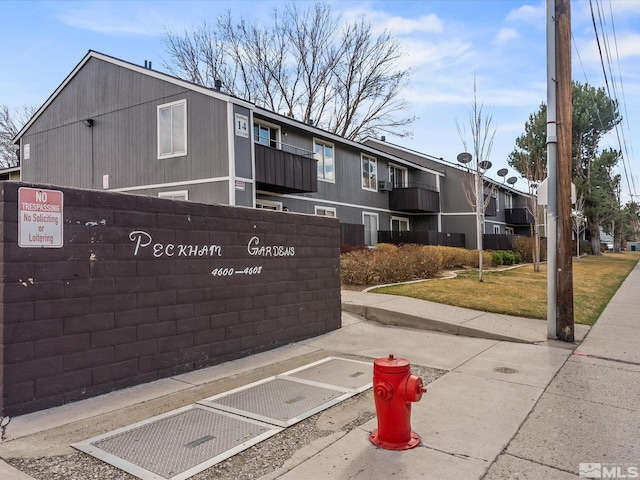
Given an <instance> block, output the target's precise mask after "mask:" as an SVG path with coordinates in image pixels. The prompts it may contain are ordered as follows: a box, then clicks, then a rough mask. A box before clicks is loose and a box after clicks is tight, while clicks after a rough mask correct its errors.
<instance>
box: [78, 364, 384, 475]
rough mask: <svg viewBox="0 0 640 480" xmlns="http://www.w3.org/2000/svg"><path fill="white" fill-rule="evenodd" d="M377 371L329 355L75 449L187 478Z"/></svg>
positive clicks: (364, 383) (367, 383) (357, 388)
mask: <svg viewBox="0 0 640 480" xmlns="http://www.w3.org/2000/svg"><path fill="white" fill-rule="evenodd" d="M371 372H372V365H371V364H370V363H367V362H359V361H356V360H347V359H344V358H334V357H329V358H325V359H323V360H320V361H318V362H315V363H311V364H309V365H305V366H303V367H300V368H297V369H295V370H291V371H289V372H286V373H284V374H282V375H278V376H276V377H270V378H267V379H264V380H261V381H259V382H255V383H252V384H249V385H246V386H244V387H241V388H237V389H235V390H231V391H229V392H225V393H222V394H219V395H215V396H213V397H209V398H205V399H204V400H201V401H199V402H198V404H195V405H190V406H188V407H184V408H180V409H178V410H174V411H172V412H168V413H165V414H164V415H159V416H157V417H153V418H150V419H148V420H145V421H142V422H138V423H135V424H133V425H129V426H127V427H124V428H121V429H118V430H115V431H113V432H109V433H105V434H104V435H100V436H97V437H94V438H91V439H89V440H85V441H84V442H80V443H76V444H74V445H72V446H73V447H74V448H76V449H78V450H80V451H83V452H85V453H88V454H89V455H92V456H94V457H96V458H99V459H100V460H102V461H104V462H106V463H109V464H111V465H113V466H115V467H117V468H119V469H121V470H123V471H125V472H128V473H130V474H132V475H135V476H137V477H138V478H141V479H143V480H152V479H153V480H185V479H187V478H189V477H191V476H193V475H195V474H196V473H198V472H200V471H202V470H205V469H206V468H209V467H211V466H213V465H215V464H216V463H219V462H221V461H222V460H225V459H227V458H229V457H231V456H233V455H235V454H237V453H240V452H241V451H243V450H246V449H247V448H249V447H251V446H252V445H255V444H257V443H259V442H261V441H262V440H265V439H266V438H269V437H270V436H272V435H275V434H276V433H278V432H280V431H281V430H282V427H288V426H290V425H293V424H294V423H297V422H299V421H301V420H303V419H305V418H307V417H309V416H311V415H313V414H315V413H318V412H320V411H322V410H324V409H326V408H329V407H331V406H332V405H335V404H337V403H339V402H341V401H343V400H346V399H347V398H349V397H351V396H353V395H355V394H356V393H359V392H362V391H364V390H366V389H367V388H370V387H371Z"/></svg>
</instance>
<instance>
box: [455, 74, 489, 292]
mask: <svg viewBox="0 0 640 480" xmlns="http://www.w3.org/2000/svg"><path fill="white" fill-rule="evenodd" d="M492 121H493V115H491V114H485V112H484V105H483V104H478V97H477V90H476V82H475V80H474V82H473V103H472V104H471V111H470V112H469V127H470V132H469V133H470V135H471V138H472V139H473V149H472V150H473V155H472V158H471V161H470V162H469V163H468V167H470V169H471V170H473V173H474V176H473V182H472V183H473V185H471V184H470V183H471V182H467V183H466V184H465V182H463V185H462V187H463V191H464V194H465V197H466V199H467V202H469V205H471V207H472V208H473V210H474V211H475V212H476V235H477V237H476V238H477V245H478V255H479V258H478V281H480V282H482V281H483V261H482V250H483V248H482V243H483V242H482V235H483V233H484V232H483V225H484V213H485V211H486V209H487V206H488V205H489V202H490V201H491V197H492V195H493V192H494V189H495V188H496V187H495V185H493V184H489V186H487V184H486V183H485V181H484V178H483V175H484V173H485V171H486V170H487V169H488V168H491V162H489V157H490V156H491V150H492V149H493V139H494V137H495V135H496V129H495V128H493V127H492V126H491V122H492ZM456 125H457V127H458V134H459V135H460V139H461V140H462V145H463V146H464V149H465V151H469V149H468V148H467V140H466V137H467V133H466V130H465V128H464V125H460V124H459V123H457V122H456ZM487 188H489V190H490V191H489V193H488V194H485V192H486V190H487Z"/></svg>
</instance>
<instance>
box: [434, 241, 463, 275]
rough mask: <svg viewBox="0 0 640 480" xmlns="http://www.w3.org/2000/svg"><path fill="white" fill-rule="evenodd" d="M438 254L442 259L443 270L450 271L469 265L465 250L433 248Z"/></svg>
mask: <svg viewBox="0 0 640 480" xmlns="http://www.w3.org/2000/svg"><path fill="white" fill-rule="evenodd" d="M435 248H437V249H438V251H439V252H440V255H441V257H442V268H443V269H445V270H451V269H454V268H462V267H464V266H465V265H469V260H468V258H467V257H468V255H469V250H467V249H466V248H457V247H443V246H439V247H435Z"/></svg>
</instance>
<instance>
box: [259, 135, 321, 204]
mask: <svg viewBox="0 0 640 480" xmlns="http://www.w3.org/2000/svg"><path fill="white" fill-rule="evenodd" d="M255 149H256V150H255V151H256V184H257V188H258V189H259V190H266V191H269V192H276V193H304V192H317V191H318V166H317V162H316V160H315V159H314V158H313V157H312V156H311V155H308V156H303V155H298V154H296V153H291V152H286V151H283V150H279V149H276V148H271V147H267V146H265V145H261V144H259V143H256V144H255Z"/></svg>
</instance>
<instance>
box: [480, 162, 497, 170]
mask: <svg viewBox="0 0 640 480" xmlns="http://www.w3.org/2000/svg"><path fill="white" fill-rule="evenodd" d="M491 165H493V164H492V163H491V162H490V161H489V160H483V161H481V162H480V163H478V168H479V169H480V170H489V169H490V168H491Z"/></svg>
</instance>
